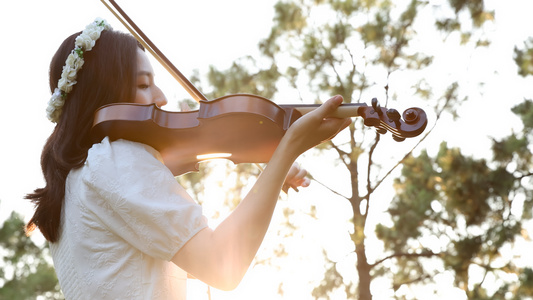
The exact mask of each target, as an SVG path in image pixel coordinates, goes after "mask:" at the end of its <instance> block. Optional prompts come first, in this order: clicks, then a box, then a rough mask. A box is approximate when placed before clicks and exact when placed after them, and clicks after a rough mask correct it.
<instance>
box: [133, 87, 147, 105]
mask: <svg viewBox="0 0 533 300" xmlns="http://www.w3.org/2000/svg"><path fill="white" fill-rule="evenodd" d="M148 101H149V97H148V93H147V91H146V90H141V89H137V90H136V91H135V100H134V101H133V103H139V104H149V103H148Z"/></svg>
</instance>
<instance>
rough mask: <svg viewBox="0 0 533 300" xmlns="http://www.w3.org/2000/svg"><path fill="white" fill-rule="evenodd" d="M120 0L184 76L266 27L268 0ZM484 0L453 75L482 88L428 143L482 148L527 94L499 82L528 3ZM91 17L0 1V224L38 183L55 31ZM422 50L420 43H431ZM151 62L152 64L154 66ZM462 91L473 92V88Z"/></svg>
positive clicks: (74, 4)
mask: <svg viewBox="0 0 533 300" xmlns="http://www.w3.org/2000/svg"><path fill="white" fill-rule="evenodd" d="M442 1H444V0H442ZM122 2H124V3H127V6H126V4H123V5H124V8H125V9H126V11H127V12H128V13H131V17H132V18H133V19H134V20H135V21H136V22H138V24H139V25H140V26H141V28H143V29H144V30H145V31H146V33H147V34H148V35H149V36H150V37H151V38H152V40H153V41H154V42H155V43H156V44H157V45H158V46H159V47H160V48H161V50H162V51H163V52H164V53H165V54H166V55H167V56H168V57H169V58H170V59H171V60H172V61H173V63H174V64H175V65H176V66H177V67H178V68H179V69H180V70H181V71H182V73H184V74H185V75H186V76H187V75H190V74H191V71H192V70H193V69H199V70H200V72H201V73H205V71H206V70H207V68H208V67H209V65H211V64H214V65H217V66H218V67H219V68H224V67H225V66H228V65H229V64H231V63H232V62H233V61H234V60H235V59H237V58H239V57H242V56H244V55H248V54H251V53H255V51H257V50H256V49H257V43H258V41H259V40H260V39H262V38H264V37H266V35H267V34H268V32H269V30H270V27H271V19H272V16H273V5H274V3H275V2H276V1H274V0H269V1H246V0H225V1H216V0H196V1H173V2H170V1H162V0H155V1H150V2H149V3H150V5H149V6H148V5H147V3H148V2H147V1H140V0H135V1H132V0H128V1H119V3H121V4H122ZM436 2H440V1H436ZM488 3H489V4H490V5H491V6H492V7H495V8H496V9H497V11H496V12H497V15H496V18H497V24H496V26H495V27H494V28H493V30H494V31H495V33H496V35H495V36H496V40H494V41H493V46H494V47H493V48H491V50H476V51H475V52H473V53H470V55H471V57H466V58H472V61H470V62H468V64H469V67H468V69H467V72H468V74H462V75H463V76H478V77H479V78H482V79H485V80H486V81H487V82H488V84H487V85H485V86H484V87H481V88H479V91H480V92H482V93H483V95H481V94H480V95H478V97H473V98H472V99H471V101H469V102H467V103H466V105H465V107H464V110H463V113H462V116H463V119H462V120H460V121H458V122H453V123H449V124H446V125H440V126H439V127H438V130H437V132H435V134H434V135H433V138H432V139H430V140H429V141H428V143H435V144H438V143H440V141H441V140H442V139H443V138H446V139H449V140H451V143H452V145H455V146H459V145H460V146H463V147H464V149H465V150H464V152H467V153H476V152H477V151H479V150H480V149H482V150H486V149H487V148H488V147H489V145H490V143H489V140H488V139H487V135H491V136H497V137H498V136H504V135H506V134H508V133H509V132H510V129H511V127H512V126H514V124H516V123H517V122H516V121H510V122H511V123H509V120H514V119H513V118H514V117H513V115H512V113H510V112H509V108H510V107H511V106H512V105H514V104H516V103H518V102H520V101H522V99H523V98H524V97H526V98H527V97H529V98H532V97H533V93H532V91H531V90H530V87H531V86H533V85H532V82H531V79H520V78H518V79H515V80H513V81H508V80H507V78H509V77H511V76H514V75H515V74H516V67H515V66H514V64H513V63H512V60H511V58H512V49H513V47H514V46H515V45H521V41H523V40H524V39H526V38H527V37H528V36H533V19H531V16H530V14H531V12H532V11H533V1H530V0H509V1H497V0H492V1H488ZM95 17H102V18H105V19H107V20H108V21H109V22H110V23H111V24H112V26H113V27H114V28H115V29H121V28H122V26H121V24H120V23H119V22H118V21H117V20H116V19H115V18H114V16H112V15H111V13H109V12H108V11H107V9H106V8H105V7H104V5H103V4H101V2H100V1H99V0H92V1H83V2H82V1H72V0H47V1H41V0H29V1H9V2H6V3H3V4H2V9H1V10H0V28H1V29H0V30H1V32H2V46H1V47H0V77H1V81H0V82H2V91H3V96H2V98H3V100H2V102H3V103H4V108H3V110H2V111H3V112H4V114H3V116H2V118H1V119H0V128H1V129H0V140H1V141H2V148H0V149H1V150H0V201H1V202H0V221H1V222H3V220H4V219H5V218H6V217H7V216H8V215H9V214H10V213H11V211H12V210H13V209H16V210H17V211H19V212H20V213H22V214H23V215H24V216H25V217H26V218H28V217H29V215H30V214H31V211H32V207H31V205H30V204H29V203H27V202H26V201H25V200H23V199H22V198H23V196H24V194H26V193H27V192H30V191H32V190H33V189H35V188H36V187H41V186H42V185H43V183H42V176H41V171H40V164H39V159H40V152H41V149H42V146H43V144H44V142H45V140H46V138H47V137H48V135H49V134H50V132H51V130H52V128H53V127H52V124H51V123H50V122H49V121H48V120H47V119H46V115H45V108H46V105H47V102H48V99H49V97H50V91H49V87H48V66H49V63H50V59H51V57H52V55H53V54H54V52H55V50H56V49H57V47H58V46H59V44H60V43H61V42H62V41H63V39H64V38H65V37H67V36H68V35H70V34H72V33H73V32H75V31H79V30H82V29H83V28H84V27H85V26H86V25H87V24H88V23H90V22H92V21H93V20H94V18H95ZM426 47H429V49H430V48H431V44H430V43H428V44H427V45H426ZM433 51H438V49H437V50H436V49H433ZM456 58H458V59H457V61H456V62H455V63H456V64H460V63H461V60H460V58H465V57H464V53H457V56H456ZM154 67H156V68H158V66H156V65H155V64H154ZM461 67H462V69H464V66H461ZM158 76H159V78H158V80H159V82H160V84H161V86H162V88H163V90H164V91H165V92H166V94H167V97H169V98H178V99H181V98H182V97H183V96H184V95H185V94H183V95H182V94H180V93H183V92H182V91H181V88H180V87H179V85H178V84H177V83H174V82H173V81H172V79H170V76H168V75H166V74H161V73H160V74H158ZM165 76H166V77H165ZM472 84H474V80H472ZM472 88H473V89H478V87H476V86H474V85H473V86H472ZM305 195H307V196H309V195H310V193H309V194H307V193H306V194H305ZM250 280H252V279H250ZM274 292H275V291H274Z"/></svg>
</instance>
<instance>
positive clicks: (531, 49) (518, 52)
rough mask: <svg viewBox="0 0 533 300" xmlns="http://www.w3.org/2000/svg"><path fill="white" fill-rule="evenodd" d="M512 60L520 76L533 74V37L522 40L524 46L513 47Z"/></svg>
mask: <svg viewBox="0 0 533 300" xmlns="http://www.w3.org/2000/svg"><path fill="white" fill-rule="evenodd" d="M514 54H515V56H514V60H515V62H516V64H517V65H518V68H519V70H518V74H520V75H522V76H524V77H525V76H528V75H533V37H530V38H529V39H528V40H527V41H525V42H524V47H523V48H522V49H521V48H518V47H515V49H514Z"/></svg>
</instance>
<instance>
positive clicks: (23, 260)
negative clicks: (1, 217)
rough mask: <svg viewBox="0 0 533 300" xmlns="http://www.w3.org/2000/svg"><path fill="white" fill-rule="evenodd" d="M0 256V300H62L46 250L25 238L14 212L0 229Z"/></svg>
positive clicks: (21, 225)
mask: <svg viewBox="0 0 533 300" xmlns="http://www.w3.org/2000/svg"><path fill="white" fill-rule="evenodd" d="M0 254H1V255H0V266H1V271H0V299H12V300H18V299H20V300H23V299H24V300H25V299H35V298H36V297H37V296H39V297H40V298H41V299H62V295H61V292H60V291H59V284H58V281H57V277H56V274H55V271H54V268H53V266H52V265H51V264H50V262H49V254H48V249H47V248H46V247H38V246H37V245H35V244H34V243H33V241H32V240H31V239H30V238H29V237H27V236H26V235H25V233H24V222H23V221H22V219H21V217H20V216H19V215H18V214H17V213H15V212H13V213H12V214H11V216H10V217H9V219H7V220H6V221H5V222H4V224H3V226H2V228H1V229H0Z"/></svg>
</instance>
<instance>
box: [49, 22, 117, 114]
mask: <svg viewBox="0 0 533 300" xmlns="http://www.w3.org/2000/svg"><path fill="white" fill-rule="evenodd" d="M106 29H107V30H111V26H110V25H109V24H107V22H106V21H105V20H103V19H100V18H96V20H94V22H92V23H91V24H89V25H87V27H85V30H83V32H82V33H81V34H80V35H79V36H78V37H76V42H75V44H74V45H75V47H74V50H72V52H70V54H69V56H68V57H67V60H66V62H65V66H64V67H63V72H62V73H61V79H59V82H58V84H57V88H56V89H55V90H54V93H53V94H52V98H50V101H48V107H47V108H46V114H47V116H48V119H49V120H50V121H52V122H54V123H57V121H59V117H60V116H61V111H62V109H63V104H65V99H66V98H67V94H68V93H70V91H72V87H73V86H74V85H75V84H76V82H77V81H76V76H77V73H78V71H79V70H81V67H82V66H83V62H84V60H83V53H84V52H86V51H91V49H92V48H93V47H94V45H95V44H96V41H97V40H98V39H99V38H100V34H101V33H102V31H104V30H106Z"/></svg>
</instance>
